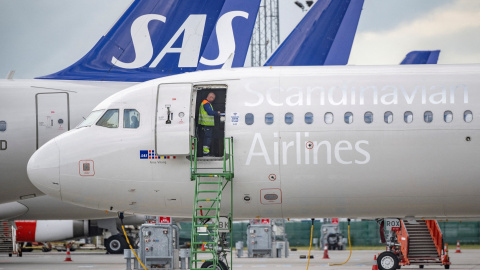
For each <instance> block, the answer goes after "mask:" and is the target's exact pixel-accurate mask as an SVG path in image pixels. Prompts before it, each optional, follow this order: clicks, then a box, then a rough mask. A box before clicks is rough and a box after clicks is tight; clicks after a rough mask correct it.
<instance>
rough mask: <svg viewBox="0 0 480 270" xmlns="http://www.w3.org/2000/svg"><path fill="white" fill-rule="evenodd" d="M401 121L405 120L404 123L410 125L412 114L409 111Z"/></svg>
mask: <svg viewBox="0 0 480 270" xmlns="http://www.w3.org/2000/svg"><path fill="white" fill-rule="evenodd" d="M403 120H405V123H407V124H410V123H411V122H413V113H412V112H410V111H407V112H405V113H404V114H403Z"/></svg>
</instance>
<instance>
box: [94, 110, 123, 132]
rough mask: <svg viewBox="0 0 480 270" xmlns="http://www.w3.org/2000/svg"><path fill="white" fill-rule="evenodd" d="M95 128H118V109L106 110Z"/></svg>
mask: <svg viewBox="0 0 480 270" xmlns="http://www.w3.org/2000/svg"><path fill="white" fill-rule="evenodd" d="M97 126H101V127H107V128H118V109H113V110H107V111H106V112H105V114H103V116H102V117H101V118H100V120H98V122H97Z"/></svg>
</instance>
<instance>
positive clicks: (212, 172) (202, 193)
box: [190, 137, 234, 270]
mask: <svg viewBox="0 0 480 270" xmlns="http://www.w3.org/2000/svg"><path fill="white" fill-rule="evenodd" d="M224 143H225V147H224V153H223V158H220V159H219V158H217V159H211V158H207V159H205V158H202V159H201V160H205V161H213V162H216V163H218V162H222V167H219V168H205V169H202V168H199V167H198V161H199V160H198V159H197V154H196V150H197V138H195V137H192V150H191V152H190V167H191V180H192V181H195V194H194V206H193V217H192V238H191V254H192V257H193V258H192V260H191V265H190V269H192V270H193V269H201V268H200V267H203V268H215V269H225V270H226V269H228V263H227V255H226V252H227V251H231V250H232V241H231V240H230V249H229V250H228V248H227V247H226V245H227V243H226V235H225V233H223V234H222V233H220V229H221V228H220V227H221V225H223V224H222V223H221V222H220V210H221V202H222V193H223V190H224V189H225V188H226V186H227V185H228V184H229V183H230V192H231V196H230V198H233V196H232V195H233V186H232V184H231V181H232V179H233V177H234V173H233V172H234V164H233V138H224ZM230 206H231V207H230V213H228V214H227V216H228V217H229V219H231V218H232V216H233V200H232V201H231V203H230ZM228 224H231V223H228ZM229 226H230V225H229ZM229 232H230V239H232V237H231V228H229ZM210 255H211V257H210ZM205 257H208V259H206V258H205ZM231 259H232V254H231V252H230V261H231ZM200 263H201V265H199V264H200Z"/></svg>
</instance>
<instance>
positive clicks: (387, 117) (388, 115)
mask: <svg viewBox="0 0 480 270" xmlns="http://www.w3.org/2000/svg"><path fill="white" fill-rule="evenodd" d="M304 119H305V123H306V124H309V125H310V124H312V123H313V113H311V112H307V113H306V114H305V117H304ZM323 120H324V122H325V123H326V124H332V123H333V120H334V115H333V113H331V112H327V113H325V115H324V116H323ZM343 120H344V122H345V123H347V124H351V123H353V113H351V112H346V113H345V114H344V116H343ZM463 120H464V121H465V122H466V123H470V122H472V120H473V113H472V111H470V110H467V111H465V112H464V113H463ZM363 121H364V122H365V123H367V124H370V123H373V113H372V112H366V113H365V114H364V115H363ZM383 121H384V122H385V123H387V124H390V123H392V122H393V113H392V112H391V111H388V112H385V113H384V114H383ZM403 121H405V123H412V122H413V113H412V112H411V111H406V112H405V113H404V114H403ZM423 121H425V123H431V122H432V121H433V113H432V112H431V111H426V112H425V113H424V114H423ZM443 121H444V122H445V123H450V122H452V121H453V113H452V112H451V111H445V112H444V113H443ZM254 122H255V117H254V115H253V114H252V113H247V114H245V124H247V125H252V124H253V123H254ZM273 122H274V116H273V113H266V114H265V124H267V125H271V124H273ZM293 122H294V115H293V113H290V112H288V113H286V114H285V123H286V124H287V125H291V124H293Z"/></svg>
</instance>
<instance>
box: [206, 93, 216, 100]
mask: <svg viewBox="0 0 480 270" xmlns="http://www.w3.org/2000/svg"><path fill="white" fill-rule="evenodd" d="M207 100H208V102H213V101H214V100H215V94H214V93H213V92H210V93H208V96H207Z"/></svg>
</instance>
